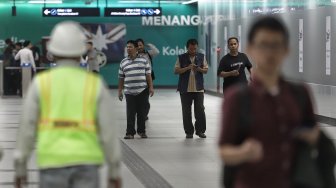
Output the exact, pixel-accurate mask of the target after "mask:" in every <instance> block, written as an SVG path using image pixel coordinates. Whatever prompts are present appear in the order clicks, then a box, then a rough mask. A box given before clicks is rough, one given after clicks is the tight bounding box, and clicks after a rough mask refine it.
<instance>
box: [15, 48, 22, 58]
mask: <svg viewBox="0 0 336 188" xmlns="http://www.w3.org/2000/svg"><path fill="white" fill-rule="evenodd" d="M20 52H21V50H19V51H18V53H16V55H15V60H19V59H20Z"/></svg>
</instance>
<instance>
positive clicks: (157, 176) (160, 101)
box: [0, 89, 336, 188]
mask: <svg viewBox="0 0 336 188" xmlns="http://www.w3.org/2000/svg"><path fill="white" fill-rule="evenodd" d="M111 93H112V95H113V97H114V98H115V102H114V104H113V105H115V107H114V108H113V111H112V112H111V115H112V116H114V118H115V125H116V126H119V127H120V144H121V148H122V154H123V162H122V182H123V187H124V188H170V187H174V188H187V187H192V188H217V187H220V177H221V164H222V163H221V160H220V158H219V155H218V152H217V138H218V133H219V122H220V116H221V104H222V98H221V97H218V96H213V95H208V94H206V95H205V102H204V104H205V112H206V117H207V131H206V135H207V138H206V139H201V138H198V136H194V139H185V134H184V131H183V124H182V109H181V103H180V97H179V94H178V93H176V91H175V90H168V89H158V90H156V93H155V95H154V97H152V98H151V99H150V101H151V110H150V115H149V120H148V121H147V123H146V126H147V134H148V136H149V138H148V139H140V138H139V137H138V136H137V137H136V138H135V139H134V140H124V139H123V136H124V134H125V129H126V102H125V101H123V102H120V101H118V98H117V91H116V90H111ZM318 97H319V96H315V98H318ZM321 97H322V96H321ZM317 101H318V99H317ZM320 101H323V102H318V103H317V105H318V104H323V105H327V104H328V103H327V102H324V101H328V100H327V99H321V100H320ZM22 102H23V101H22V99H19V98H3V99H0V145H2V147H4V149H5V156H4V158H3V160H2V161H1V162H0V187H1V188H12V187H13V178H14V171H13V160H12V158H13V157H12V155H13V149H14V148H15V140H16V133H17V129H18V125H19V118H20V116H21V112H22V111H21V108H22ZM329 104H330V105H332V103H329ZM327 108H328V107H326V108H322V107H320V108H318V109H323V110H324V111H325V110H326V109H327ZM331 108H332V106H331V107H330V109H331ZM333 109H334V108H333ZM321 126H322V127H323V129H325V131H326V132H327V133H328V134H329V135H330V136H331V137H332V138H334V139H336V127H334V126H331V125H326V124H321ZM101 171H102V172H101V187H102V188H103V187H104V188H106V168H105V167H103V168H102V169H101ZM28 178H29V186H28V187H29V188H37V187H38V181H39V180H38V170H37V168H36V163H35V156H34V155H33V157H32V158H31V160H30V162H29V177H28Z"/></svg>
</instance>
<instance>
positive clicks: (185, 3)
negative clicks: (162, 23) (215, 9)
mask: <svg viewBox="0 0 336 188" xmlns="http://www.w3.org/2000/svg"><path fill="white" fill-rule="evenodd" d="M196 2H198V0H190V1H186V2H183V3H182V4H184V5H188V4H191V3H196Z"/></svg>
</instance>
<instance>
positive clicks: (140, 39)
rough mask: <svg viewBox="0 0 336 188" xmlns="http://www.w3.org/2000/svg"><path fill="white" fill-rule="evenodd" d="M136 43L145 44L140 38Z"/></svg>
mask: <svg viewBox="0 0 336 188" xmlns="http://www.w3.org/2000/svg"><path fill="white" fill-rule="evenodd" d="M136 42H137V43H139V42H141V43H142V44H145V42H144V40H143V39H141V38H139V39H136Z"/></svg>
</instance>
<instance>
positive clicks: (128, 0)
mask: <svg viewBox="0 0 336 188" xmlns="http://www.w3.org/2000/svg"><path fill="white" fill-rule="evenodd" d="M118 3H123V4H144V3H152V4H154V3H159V1H158V0H156V1H149V0H147V1H142V0H141V1H140V0H138V1H136V0H119V1H118ZM160 3H167V4H168V3H170V4H179V3H182V1H171V0H170V1H168V0H166V1H162V0H161V1H160Z"/></svg>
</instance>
